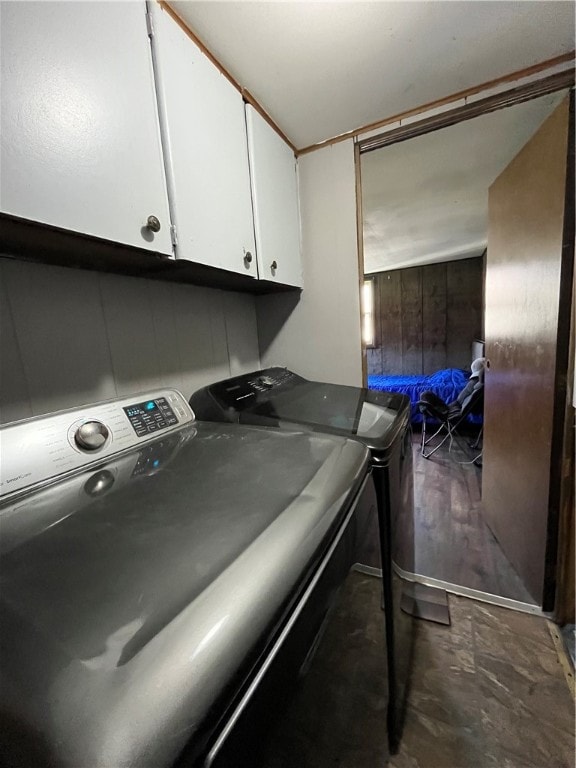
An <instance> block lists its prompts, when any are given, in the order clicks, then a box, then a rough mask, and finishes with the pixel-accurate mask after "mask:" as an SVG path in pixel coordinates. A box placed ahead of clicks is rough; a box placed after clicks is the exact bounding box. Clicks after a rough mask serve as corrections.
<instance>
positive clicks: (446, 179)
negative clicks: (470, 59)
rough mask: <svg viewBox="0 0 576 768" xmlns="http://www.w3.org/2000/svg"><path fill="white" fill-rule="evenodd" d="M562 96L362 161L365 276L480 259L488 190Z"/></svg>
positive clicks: (496, 114)
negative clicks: (476, 257) (468, 258)
mask: <svg viewBox="0 0 576 768" xmlns="http://www.w3.org/2000/svg"><path fill="white" fill-rule="evenodd" d="M564 95H565V94H552V95H551V96H544V97H542V98H540V99H535V100H533V101H529V102H526V103H525V104H519V105H517V106H514V107H508V108H506V109H501V110H499V111H498V112H492V113H490V114H487V115H483V116H482V117H477V118H475V119H474V120H468V121H466V122H462V123H459V124H457V125H453V126H451V127H449V128H444V129H442V130H439V131H435V132H433V133H429V134H426V135H424V136H419V137H418V138H415V139H410V140H408V141H404V142H400V143H398V144H393V145H391V146H389V147H384V148H382V149H379V150H375V151H374V152H370V153H368V154H366V155H362V165H361V170H362V213H363V217H364V271H365V272H366V273H369V272H380V271H384V270H389V269H399V268H402V267H406V266H415V265H416V264H430V263H434V262H440V261H450V260H453V259H460V258H467V257H473V256H480V255H481V254H482V252H483V251H484V248H485V247H486V242H487V229H488V188H489V186H490V184H492V182H493V181H494V180H495V179H496V177H497V176H498V175H499V174H500V172H501V171H502V170H503V169H504V168H505V167H506V166H507V165H508V163H509V162H510V161H511V160H512V158H513V157H514V156H515V155H516V154H517V153H518V152H519V151H520V149H521V147H522V146H523V145H524V144H525V143H526V142H527V141H528V139H529V138H530V137H531V136H532V135H533V134H534V133H535V131H536V130H537V129H538V127H539V126H540V125H541V124H542V122H543V121H544V120H545V119H546V117H547V116H548V115H549V114H550V112H551V111H552V110H553V109H554V107H555V106H556V104H558V103H559V102H560V101H561V99H562V98H563V97H564Z"/></svg>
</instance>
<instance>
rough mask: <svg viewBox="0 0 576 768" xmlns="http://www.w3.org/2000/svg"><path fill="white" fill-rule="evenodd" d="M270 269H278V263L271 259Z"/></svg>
mask: <svg viewBox="0 0 576 768" xmlns="http://www.w3.org/2000/svg"><path fill="white" fill-rule="evenodd" d="M270 269H272V270H275V269H278V264H277V263H276V262H275V261H273V262H272V264H270Z"/></svg>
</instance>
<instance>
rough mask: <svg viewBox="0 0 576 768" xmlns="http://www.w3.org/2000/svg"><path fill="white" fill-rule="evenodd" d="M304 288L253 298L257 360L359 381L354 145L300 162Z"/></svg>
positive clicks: (304, 372) (303, 372)
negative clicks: (290, 292) (291, 292)
mask: <svg viewBox="0 0 576 768" xmlns="http://www.w3.org/2000/svg"><path fill="white" fill-rule="evenodd" d="M298 172H299V184H300V211H301V219H302V255H303V267H304V290H303V292H302V294H301V295H300V296H299V297H298V295H297V294H273V295H267V296H259V297H258V298H257V300H256V307H257V313H258V335H259V340H260V358H261V361H262V365H263V366H264V367H267V366H269V365H286V366H287V367H288V368H290V369H292V370H294V371H296V373H299V374H301V375H302V376H305V377H306V378H310V379H316V380H319V381H331V382H334V383H336V384H349V385H353V386H361V385H362V354H361V341H360V302H359V288H358V285H359V271H358V255H357V241H356V186H355V169H354V146H353V143H352V141H351V140H350V141H345V142H341V143H339V144H335V145H333V146H329V147H326V148H324V149H321V150H317V151H316V152H312V153H310V154H308V155H303V156H302V157H301V158H300V159H299V161H298Z"/></svg>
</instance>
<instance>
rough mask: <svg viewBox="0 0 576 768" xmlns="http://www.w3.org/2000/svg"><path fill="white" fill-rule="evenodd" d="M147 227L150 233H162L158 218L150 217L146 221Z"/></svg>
mask: <svg viewBox="0 0 576 768" xmlns="http://www.w3.org/2000/svg"><path fill="white" fill-rule="evenodd" d="M146 227H147V229H149V230H150V232H160V228H161V224H160V219H159V218H158V217H157V216H148V218H147V219H146Z"/></svg>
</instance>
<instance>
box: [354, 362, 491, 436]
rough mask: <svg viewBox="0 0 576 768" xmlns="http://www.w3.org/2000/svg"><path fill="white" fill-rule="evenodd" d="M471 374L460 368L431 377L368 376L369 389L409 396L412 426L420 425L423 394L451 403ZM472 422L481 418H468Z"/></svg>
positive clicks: (445, 369) (442, 371)
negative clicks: (432, 393)
mask: <svg viewBox="0 0 576 768" xmlns="http://www.w3.org/2000/svg"><path fill="white" fill-rule="evenodd" d="M469 377H470V374H469V373H468V372H466V371H463V370H461V369H460V368H443V369H442V370H440V371H436V373H432V374H430V375H429V376H425V375H424V374H421V375H416V376H406V375H402V374H400V375H398V376H376V375H372V376H368V389H377V390H379V391H381V392H399V393H400V394H402V395H408V397H409V398H410V403H411V406H412V408H411V421H412V424H418V423H419V422H421V421H422V414H421V413H419V411H418V407H417V405H416V404H417V403H418V400H420V395H421V394H422V392H427V391H431V392H435V393H436V394H437V395H438V396H439V397H441V398H442V400H444V402H445V403H451V402H452V401H453V400H456V398H457V397H458V395H459V393H460V392H461V391H462V390H463V389H464V387H465V386H466V382H467V381H468V378H469ZM468 418H469V419H470V420H472V421H474V422H476V423H478V422H479V421H481V418H480V417H478V416H474V417H468Z"/></svg>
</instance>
